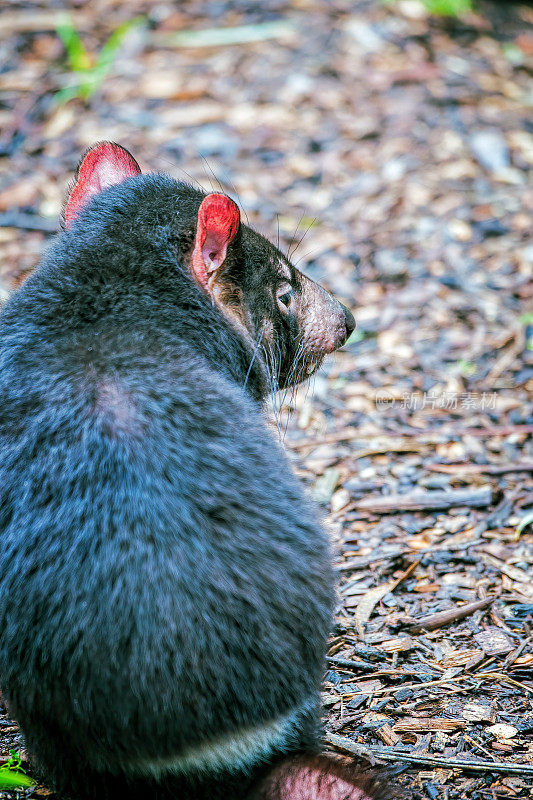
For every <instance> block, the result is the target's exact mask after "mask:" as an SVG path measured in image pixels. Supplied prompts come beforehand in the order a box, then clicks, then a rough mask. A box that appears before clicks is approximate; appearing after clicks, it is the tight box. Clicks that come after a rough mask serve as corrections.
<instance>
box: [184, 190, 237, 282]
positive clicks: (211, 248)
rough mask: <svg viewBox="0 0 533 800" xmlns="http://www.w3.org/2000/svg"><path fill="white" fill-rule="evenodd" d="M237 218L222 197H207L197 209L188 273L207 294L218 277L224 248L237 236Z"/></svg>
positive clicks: (233, 205)
mask: <svg viewBox="0 0 533 800" xmlns="http://www.w3.org/2000/svg"><path fill="white" fill-rule="evenodd" d="M240 224H241V215H240V212H239V208H238V206H237V205H236V203H234V202H233V200H232V199H231V198H230V197H227V196H226V195H225V194H208V195H207V197H204V199H203V200H202V203H201V205H200V208H199V209H198V219H197V223H196V238H195V243H194V250H193V254H192V270H193V272H194V275H195V277H196V279H197V280H198V281H199V283H200V284H201V285H202V286H203V287H204V289H206V290H207V291H211V289H212V286H213V283H214V282H215V281H216V279H217V276H218V275H219V274H220V272H221V269H222V268H223V265H224V262H225V260H226V255H227V251H228V247H229V246H230V245H231V243H232V242H233V241H234V239H235V237H236V236H237V234H238V232H239V227H240Z"/></svg>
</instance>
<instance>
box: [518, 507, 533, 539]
mask: <svg viewBox="0 0 533 800" xmlns="http://www.w3.org/2000/svg"><path fill="white" fill-rule="evenodd" d="M531 524H533V511H530V512H529V514H526V516H525V517H522V519H521V520H520V522H519V523H518V525H517V526H516V535H517V536H520V534H521V533H522V531H523V530H524V528H525V527H526V526H527V525H531Z"/></svg>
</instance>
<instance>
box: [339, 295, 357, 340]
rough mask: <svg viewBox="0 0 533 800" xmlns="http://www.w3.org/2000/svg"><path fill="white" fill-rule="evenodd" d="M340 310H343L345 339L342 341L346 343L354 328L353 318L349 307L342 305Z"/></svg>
mask: <svg viewBox="0 0 533 800" xmlns="http://www.w3.org/2000/svg"><path fill="white" fill-rule="evenodd" d="M341 305H342V303H341ZM342 310H343V311H344V322H345V325H346V339H345V340H344V343H345V344H346V342H347V341H348V339H349V338H350V336H351V335H352V333H353V332H354V330H355V320H354V318H353V314H352V312H351V311H350V309H349V308H346V306H342Z"/></svg>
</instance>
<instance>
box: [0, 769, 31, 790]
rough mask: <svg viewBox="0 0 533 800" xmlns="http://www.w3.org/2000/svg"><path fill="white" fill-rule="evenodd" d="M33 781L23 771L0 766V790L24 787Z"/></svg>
mask: <svg viewBox="0 0 533 800" xmlns="http://www.w3.org/2000/svg"><path fill="white" fill-rule="evenodd" d="M34 783H35V781H34V780H33V778H30V776H29V775H26V774H25V773H24V772H19V771H18V770H15V769H9V768H8V767H2V768H0V791H9V790H10V789H26V788H27V787H28V786H33V784H34Z"/></svg>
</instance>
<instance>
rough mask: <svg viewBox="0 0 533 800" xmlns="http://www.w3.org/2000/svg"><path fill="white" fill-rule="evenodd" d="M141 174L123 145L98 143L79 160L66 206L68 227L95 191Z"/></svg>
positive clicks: (97, 191)
mask: <svg viewBox="0 0 533 800" xmlns="http://www.w3.org/2000/svg"><path fill="white" fill-rule="evenodd" d="M140 174H141V169H140V167H139V165H138V164H137V162H136V161H135V159H134V158H133V156H131V155H130V154H129V153H128V151H127V150H124V148H123V147H120V145H118V144H113V143H112V142H103V143H102V144H97V145H95V147H93V148H92V150H89V152H88V153H87V155H86V156H85V158H84V159H83V161H82V163H81V164H80V167H79V170H78V174H77V177H76V185H75V186H74V189H73V190H72V192H71V195H70V197H69V199H68V203H67V207H66V209H65V225H66V227H67V228H68V227H69V225H70V224H71V222H72V221H73V220H74V219H75V218H76V217H77V216H78V214H79V212H80V210H81V209H82V208H83V207H84V206H86V205H87V203H88V202H89V200H90V199H91V197H93V195H95V194H98V193H99V192H101V191H103V190H104V189H107V188H108V187H109V186H114V185H115V184H117V183H122V182H123V181H125V180H126V178H131V177H133V176H135V175H140Z"/></svg>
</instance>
